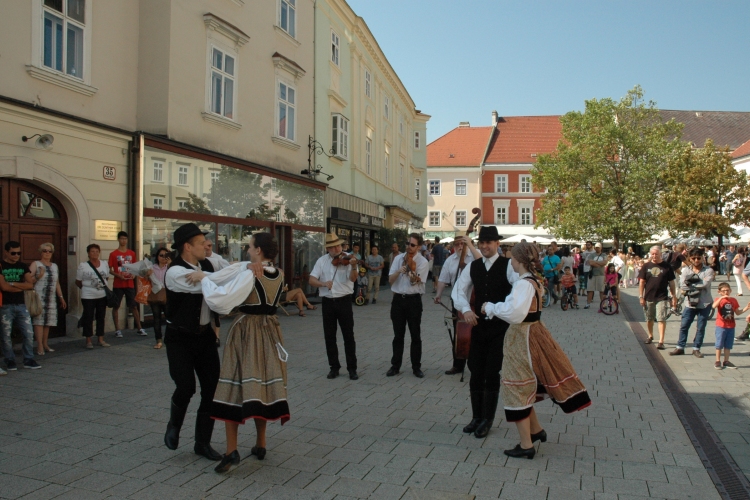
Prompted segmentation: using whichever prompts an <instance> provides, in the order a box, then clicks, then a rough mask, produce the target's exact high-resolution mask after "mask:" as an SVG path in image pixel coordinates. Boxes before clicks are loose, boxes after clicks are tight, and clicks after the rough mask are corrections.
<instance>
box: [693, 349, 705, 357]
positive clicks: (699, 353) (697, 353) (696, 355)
mask: <svg viewBox="0 0 750 500" xmlns="http://www.w3.org/2000/svg"><path fill="white" fill-rule="evenodd" d="M693 356H695V357H696V358H703V353H702V352H700V351H699V350H698V349H693Z"/></svg>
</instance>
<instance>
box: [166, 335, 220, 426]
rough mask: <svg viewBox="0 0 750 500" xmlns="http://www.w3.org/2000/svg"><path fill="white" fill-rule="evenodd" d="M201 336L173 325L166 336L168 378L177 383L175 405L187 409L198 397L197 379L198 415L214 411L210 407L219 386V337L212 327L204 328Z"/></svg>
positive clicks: (173, 397)
mask: <svg viewBox="0 0 750 500" xmlns="http://www.w3.org/2000/svg"><path fill="white" fill-rule="evenodd" d="M201 328H202V331H201V333H198V334H195V333H190V332H183V331H178V330H177V329H175V328H173V327H172V326H170V325H167V329H166V332H165V335H164V344H165V345H166V346H167V361H169V376H170V377H172V380H174V383H175V390H174V393H173V394H172V401H173V402H174V404H175V405H177V406H179V407H180V408H187V407H188V405H189V404H190V398H192V397H193V394H195V376H196V375H197V376H198V381H199V382H200V384H201V403H200V406H199V407H198V413H208V412H210V411H211V404H212V402H213V399H214V393H215V392H216V385H217V384H218V383H219V370H220V363H221V362H220V361H219V351H218V347H217V345H216V334H215V333H214V332H213V329H212V328H211V326H210V325H209V326H204V327H201Z"/></svg>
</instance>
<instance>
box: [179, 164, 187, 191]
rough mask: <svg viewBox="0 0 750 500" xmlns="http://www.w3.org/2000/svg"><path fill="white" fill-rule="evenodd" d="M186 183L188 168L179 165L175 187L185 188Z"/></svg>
mask: <svg viewBox="0 0 750 500" xmlns="http://www.w3.org/2000/svg"><path fill="white" fill-rule="evenodd" d="M187 183H188V168H187V167H186V166H184V165H180V166H179V167H178V170H177V185H178V186H187Z"/></svg>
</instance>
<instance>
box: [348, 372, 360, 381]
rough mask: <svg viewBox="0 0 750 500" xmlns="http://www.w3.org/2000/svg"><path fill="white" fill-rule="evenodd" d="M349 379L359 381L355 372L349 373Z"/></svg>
mask: <svg viewBox="0 0 750 500" xmlns="http://www.w3.org/2000/svg"><path fill="white" fill-rule="evenodd" d="M349 379H350V380H357V379H359V375H357V372H356V371H354V370H352V371H350V372H349Z"/></svg>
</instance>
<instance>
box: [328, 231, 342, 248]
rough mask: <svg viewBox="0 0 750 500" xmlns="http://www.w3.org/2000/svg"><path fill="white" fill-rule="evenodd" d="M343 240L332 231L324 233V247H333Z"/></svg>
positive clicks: (340, 243)
mask: <svg viewBox="0 0 750 500" xmlns="http://www.w3.org/2000/svg"><path fill="white" fill-rule="evenodd" d="M343 244H344V242H343V241H342V240H340V239H339V237H338V236H336V235H335V234H333V233H326V248H331V247H335V246H336V245H343Z"/></svg>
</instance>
